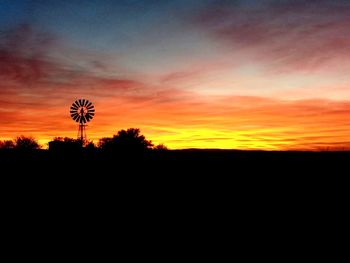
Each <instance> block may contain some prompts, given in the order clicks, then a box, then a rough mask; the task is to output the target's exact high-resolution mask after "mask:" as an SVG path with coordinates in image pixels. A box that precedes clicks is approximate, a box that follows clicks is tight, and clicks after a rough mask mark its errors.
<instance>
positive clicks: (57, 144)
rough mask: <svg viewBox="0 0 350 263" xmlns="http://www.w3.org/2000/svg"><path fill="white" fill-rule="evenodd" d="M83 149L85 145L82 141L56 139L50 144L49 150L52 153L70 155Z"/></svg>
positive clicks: (66, 138)
mask: <svg viewBox="0 0 350 263" xmlns="http://www.w3.org/2000/svg"><path fill="white" fill-rule="evenodd" d="M82 147H83V143H82V141H81V140H77V139H72V138H68V137H65V138H62V137H56V138H54V139H53V141H50V142H49V150H50V151H52V152H66V153H68V154H69V153H73V152H76V151H79V150H81V148H82Z"/></svg>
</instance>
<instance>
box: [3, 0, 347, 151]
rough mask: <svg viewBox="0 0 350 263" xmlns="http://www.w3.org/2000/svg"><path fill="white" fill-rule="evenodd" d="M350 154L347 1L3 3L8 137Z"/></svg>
mask: <svg viewBox="0 0 350 263" xmlns="http://www.w3.org/2000/svg"><path fill="white" fill-rule="evenodd" d="M79 98H85V99H88V100H90V101H92V102H93V103H94V105H95V109H96V115H95V117H94V119H93V120H92V121H91V122H90V123H89V126H88V127H87V136H88V139H91V140H94V141H95V142H97V141H98V139H99V138H102V137H110V136H112V135H113V134H116V132H117V131H118V130H120V129H127V128H131V127H134V128H140V129H141V132H142V134H144V135H145V136H146V138H147V139H150V140H152V141H153V142H154V143H155V144H159V143H163V144H165V145H166V146H168V147H169V148H171V149H177V148H233V149H265V150H294V149H299V150H324V149H329V148H330V149H343V148H346V149H350V1H348V0H293V1H292V0H290V1H288V0H279V1H278V0H230V1H223V0H218V1H215V0H157V1H156V0H147V1H146V0H145V1H141V0H118V1H117V0H115V1H114V0H85V1H83V0H67V1H66V0H60V1H58V0H32V1H30V0H23V1H20V0H0V140H4V139H12V138H14V137H16V136H18V135H28V136H34V137H35V138H37V139H38V140H39V142H40V143H41V144H43V145H44V147H45V143H47V142H48V141H49V140H51V139H52V138H54V137H56V136H61V137H65V136H68V137H73V138H75V137H76V136H77V129H78V127H77V123H76V122H74V121H73V120H72V119H71V118H70V115H69V108H70V105H71V104H72V102H74V101H75V100H76V99H79Z"/></svg>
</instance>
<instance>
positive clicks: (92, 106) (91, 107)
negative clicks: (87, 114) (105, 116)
mask: <svg viewBox="0 0 350 263" xmlns="http://www.w3.org/2000/svg"><path fill="white" fill-rule="evenodd" d="M86 108H87V109H93V108H94V105H91V106H89V107H86Z"/></svg>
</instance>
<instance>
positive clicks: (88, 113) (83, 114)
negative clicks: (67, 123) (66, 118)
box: [70, 99, 95, 142]
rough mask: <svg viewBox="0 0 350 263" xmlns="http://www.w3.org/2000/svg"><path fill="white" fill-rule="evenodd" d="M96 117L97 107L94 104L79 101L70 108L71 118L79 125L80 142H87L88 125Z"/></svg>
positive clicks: (83, 100)
mask: <svg viewBox="0 0 350 263" xmlns="http://www.w3.org/2000/svg"><path fill="white" fill-rule="evenodd" d="M94 115H95V107H94V105H92V103H91V102H90V101H88V100H85V99H79V100H76V101H75V102H73V104H72V106H71V107H70V116H71V117H72V119H73V120H75V121H76V122H78V123H79V128H78V140H81V141H82V142H85V141H86V140H87V137H86V129H85V127H86V126H87V125H86V123H87V122H89V121H90V120H92V118H93V117H94Z"/></svg>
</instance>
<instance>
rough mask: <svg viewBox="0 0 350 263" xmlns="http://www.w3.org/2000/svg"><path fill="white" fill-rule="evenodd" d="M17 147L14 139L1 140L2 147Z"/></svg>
mask: <svg viewBox="0 0 350 263" xmlns="http://www.w3.org/2000/svg"><path fill="white" fill-rule="evenodd" d="M13 148H15V143H14V142H13V141H12V140H4V141H0V149H13Z"/></svg>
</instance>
